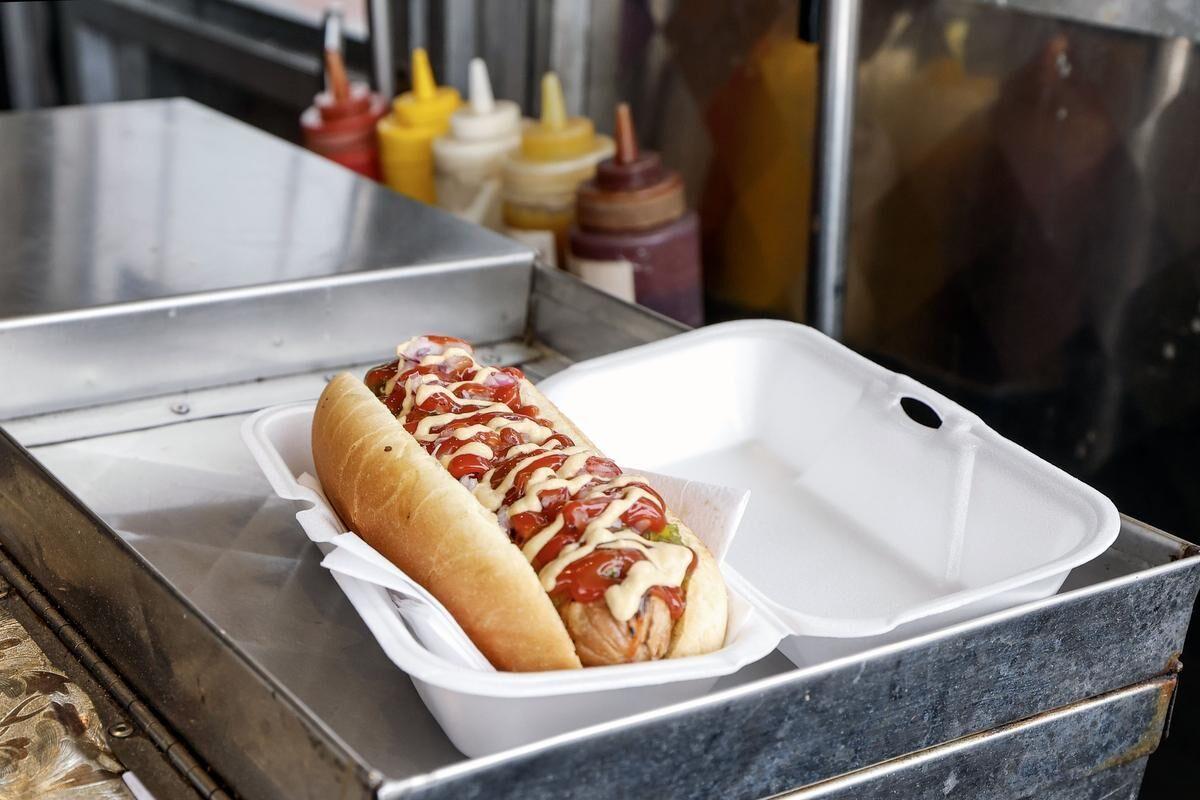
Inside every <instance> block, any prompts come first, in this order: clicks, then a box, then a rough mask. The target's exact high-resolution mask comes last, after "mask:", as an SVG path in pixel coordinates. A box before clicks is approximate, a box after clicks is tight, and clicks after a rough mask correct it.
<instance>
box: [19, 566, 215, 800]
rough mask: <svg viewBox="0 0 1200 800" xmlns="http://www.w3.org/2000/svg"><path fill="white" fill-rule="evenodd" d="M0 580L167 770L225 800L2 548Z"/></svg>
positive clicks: (196, 761) (204, 772) (197, 762)
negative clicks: (158, 753)
mask: <svg viewBox="0 0 1200 800" xmlns="http://www.w3.org/2000/svg"><path fill="white" fill-rule="evenodd" d="M0 577H3V579H4V580H5V581H7V582H8V584H9V585H10V586H12V588H13V589H15V590H16V591H17V594H18V595H20V596H21V599H22V600H23V601H24V602H25V604H26V605H28V606H29V607H30V608H31V609H32V610H33V612H34V613H35V614H37V615H38V617H39V618H40V619H41V620H42V621H43V622H45V623H46V624H47V626H48V627H50V629H51V630H52V632H53V633H54V635H55V637H56V638H57V639H58V640H59V642H61V643H62V644H63V645H64V646H65V647H66V648H67V650H68V651H69V652H71V653H72V654H73V655H74V656H75V657H76V659H77V660H78V661H79V663H80V664H81V665H82V666H83V668H84V669H85V670H87V672H88V674H89V675H90V676H91V677H92V678H93V679H94V680H95V681H96V683H98V684H99V685H100V687H101V688H102V689H103V690H104V691H105V692H107V693H108V694H109V696H110V698H111V699H112V700H113V701H114V702H115V703H116V704H117V705H118V706H119V707H120V708H121V709H122V710H123V711H125V712H126V713H127V714H128V716H129V717H130V718H131V719H132V720H133V722H134V724H135V725H137V726H138V728H139V729H140V730H141V731H142V732H143V733H144V734H145V735H146V738H148V739H149V740H150V741H151V742H152V743H153V744H154V746H155V747H156V748H157V749H158V750H160V751H161V752H162V753H163V754H164V755H165V756H166V758H167V760H168V761H169V762H170V763H171V766H173V767H174V768H175V770H176V771H177V772H178V773H179V774H180V776H182V777H183V778H184V780H186V781H187V783H188V784H190V785H191V787H192V788H193V789H195V790H196V791H197V792H198V793H199V794H200V796H202V797H204V798H206V799H207V800H228V798H229V795H228V794H227V793H226V792H225V791H224V790H223V789H222V788H221V787H220V785H219V784H218V783H217V782H216V781H215V780H214V779H213V777H212V776H211V775H210V774H209V773H208V771H207V770H206V769H205V767H204V765H203V763H202V762H201V761H200V760H199V759H197V758H196V756H195V755H193V754H192V752H191V750H189V749H188V747H187V745H186V744H184V742H183V741H181V740H180V739H178V738H177V737H176V736H175V735H174V734H173V733H171V731H170V729H169V728H167V726H166V725H164V724H163V723H162V721H160V720H159V719H158V717H157V716H156V715H155V714H154V712H153V711H151V710H150V707H149V706H147V705H146V704H145V703H143V702H142V701H141V700H139V699H137V694H136V693H135V692H134V691H133V689H131V688H130V687H129V685H128V684H126V683H125V681H124V679H122V678H121V676H120V674H119V673H118V672H116V670H114V669H113V668H112V667H110V666H108V664H107V663H106V662H105V661H104V659H103V658H102V657H101V656H100V654H99V653H97V652H96V650H95V649H93V648H92V646H91V645H90V644H88V642H87V640H86V639H85V638H84V637H83V635H82V634H80V633H79V631H77V630H76V629H75V627H74V626H73V625H72V624H71V623H70V621H69V620H67V618H66V617H64V616H63V615H62V613H60V612H59V611H58V609H56V608H55V607H54V606H53V605H52V604H51V603H50V601H49V600H48V599H47V598H46V596H45V595H44V594H42V592H41V590H40V589H38V588H37V585H36V584H34V583H33V582H32V581H31V580H29V578H27V577H26V576H25V573H24V572H22V571H21V569H20V567H18V566H17V564H16V562H14V561H13V560H12V559H11V558H10V557H9V555H8V553H7V552H6V551H5V549H4V548H3V546H0Z"/></svg>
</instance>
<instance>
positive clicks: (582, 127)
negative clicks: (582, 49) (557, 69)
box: [521, 72, 596, 161]
mask: <svg viewBox="0 0 1200 800" xmlns="http://www.w3.org/2000/svg"><path fill="white" fill-rule="evenodd" d="M595 149H596V128H595V126H594V125H592V121H591V120H590V119H588V118H587V117H568V116H567V104H566V101H565V100H564V99H563V91H562V84H560V83H559V81H558V75H556V74H554V73H553V72H547V73H546V74H545V75H543V76H542V116H541V119H540V120H538V121H537V122H535V123H534V124H532V125H530V126H529V127H527V128H526V129H525V132H524V134H522V136H521V155H522V156H524V157H525V158H527V159H529V160H530V161H559V160H565V159H573V158H579V157H581V156H586V155H588V154H589V153H591V152H592V151H593V150H595Z"/></svg>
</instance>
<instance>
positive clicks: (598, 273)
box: [568, 103, 704, 326]
mask: <svg viewBox="0 0 1200 800" xmlns="http://www.w3.org/2000/svg"><path fill="white" fill-rule="evenodd" d="M616 140H617V152H616V155H615V156H613V157H612V158H610V159H607V160H605V161H602V162H600V164H599V165H598V166H597V167H596V177H595V178H594V179H592V180H590V181H588V182H587V183H585V184H583V185H581V186H580V187H579V192H578V195H577V198H578V204H577V207H576V224H575V226H574V227H573V228H572V229H571V232H570V258H569V259H568V269H570V271H571V272H573V273H575V274H576V275H578V276H580V277H581V278H583V279H584V280H585V281H587V282H588V283H590V284H592V285H594V286H597V287H598V288H600V289H603V290H604V291H606V292H608V293H610V294H613V295H616V296H618V297H621V298H623V299H625V300H630V301H635V302H638V303H640V304H642V305H644V306H647V307H648V308H652V309H654V310H655V311H658V312H660V313H662V314H665V315H667V316H669V317H673V318H674V319H677V320H679V321H680V322H683V323H685V324H687V325H692V326H696V325H701V324H703V322H704V308H703V297H702V289H701V286H702V284H701V267H700V228H699V224H698V222H697V218H696V214H695V213H694V212H692V211H689V210H688V208H687V202H686V200H685V198H684V192H683V179H682V178H681V177H680V176H679V173H678V172H675V171H674V170H670V169H667V168H666V167H664V166H663V163H662V159H661V158H659V155H658V153H654V152H651V151H648V150H643V151H639V150H638V145H637V135H636V133H635V132H634V128H633V118H632V117H631V116H630V113H629V106H628V105H626V104H625V103H621V104H620V105H618V106H617V119H616Z"/></svg>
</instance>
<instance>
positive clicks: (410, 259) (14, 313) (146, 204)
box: [0, 99, 528, 320]
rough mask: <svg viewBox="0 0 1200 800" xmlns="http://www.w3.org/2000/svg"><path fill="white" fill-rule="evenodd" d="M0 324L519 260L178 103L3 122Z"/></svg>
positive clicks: (13, 116) (336, 170)
mask: <svg viewBox="0 0 1200 800" xmlns="http://www.w3.org/2000/svg"><path fill="white" fill-rule="evenodd" d="M0 198H3V201H2V202H3V205H4V213H3V214H0V241H3V242H4V247H3V248H0V286H3V287H4V289H5V291H4V292H3V293H0V320H5V319H11V318H14V317H21V316H24V315H27V314H34V313H39V314H41V313H48V312H53V311H75V310H78V309H86V308H92V307H95V306H102V305H108V304H112V303H128V302H139V301H146V300H152V299H161V298H168V297H174V296H178V295H183V294H193V293H197V292H215V291H221V290H226V289H230V288H234V287H245V286H254V285H260V284H265V283H279V282H284V281H297V280H303V279H312V278H323V277H325V276H329V275H339V274H346V273H354V272H359V273H361V272H366V271H370V270H378V269H380V268H384V267H397V266H406V267H408V266H416V265H422V264H446V263H449V262H453V261H462V260H469V259H478V258H485V257H486V258H489V259H502V258H522V259H524V260H526V261H528V251H527V250H526V249H525V248H524V247H522V246H520V245H518V244H517V243H516V242H513V241H511V240H509V239H505V238H502V237H499V236H495V235H493V234H490V233H488V232H487V231H485V230H483V229H481V228H474V227H468V226H463V225H457V224H454V221H453V220H452V219H451V218H449V217H447V216H446V215H444V214H440V213H437V212H435V211H433V210H431V209H430V208H428V207H427V206H424V205H422V204H420V203H415V202H413V201H411V200H409V199H408V198H406V197H403V196H401V195H398V194H396V193H394V192H391V191H388V190H386V189H383V188H382V187H380V186H378V185H376V184H373V183H370V182H369V181H365V180H362V179H360V178H359V177H358V176H356V175H354V174H353V173H352V172H350V171H349V170H346V169H344V168H342V167H340V166H338V165H336V164H333V163H332V162H329V161H326V160H324V159H320V158H315V157H313V156H312V155H311V154H308V153H306V152H305V151H303V150H301V149H299V148H297V147H292V146H289V145H287V144H286V143H284V142H281V141H280V140H279V139H276V138H275V137H273V136H269V135H267V134H265V133H262V132H261V131H258V130H256V129H254V128H251V127H249V126H248V125H243V124H242V123H240V122H237V121H236V120H233V119H231V118H229V117H226V116H223V115H221V114H218V113H217V112H215V111H211V110H209V109H207V108H205V107H204V106H201V105H199V104H197V103H194V102H192V101H190V100H185V99H172V100H148V101H142V102H133V103H109V104H100V105H92V106H78V107H72V108H62V109H54V110H47V111H35V112H24V113H6V114H0Z"/></svg>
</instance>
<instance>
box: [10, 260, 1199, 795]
mask: <svg viewBox="0 0 1200 800" xmlns="http://www.w3.org/2000/svg"><path fill="white" fill-rule="evenodd" d="M394 279H395V280H396V281H397V282H399V286H398V287H397V295H398V296H402V295H403V291H402V289H403V285H404V284H403V281H404V280H405V279H404V277H403V276H396V277H395V278H394ZM455 279H459V280H461V279H462V276H461V275H459V276H455ZM477 279H479V280H487V279H488V278H487V276H486V271H484V272H483V273H481V274H480V275H479V276H477ZM525 301H526V306H527V307H528V308H529V309H530V311H529V316H528V318H527V319H526V320H525V328H526V330H527V331H528V336H529V338H528V339H527V340H525V341H524V342H521V341H513V340H509V341H506V342H500V343H498V344H497V346H496V347H495V348H494V349H493V353H494V354H495V355H496V357H498V358H500V359H502V360H515V361H519V362H521V363H524V364H527V365H528V367H529V369H530V371H531V373H533V374H536V375H544V374H549V373H551V372H553V371H555V370H556V369H560V368H561V367H562V366H564V365H566V364H567V363H570V362H571V361H573V360H575V359H578V358H583V357H588V356H591V355H596V354H599V353H601V352H607V351H610V350H612V349H616V348H618V347H625V346H629V345H631V344H634V343H636V342H638V341H646V340H649V339H653V338H659V337H661V336H666V335H669V334H671V333H672V332H675V331H677V330H678V328H677V326H673V325H672V324H670V323H668V322H666V321H664V320H662V319H660V318H657V317H655V316H653V315H650V314H646V313H644V312H641V311H639V310H637V309H634V308H632V307H629V306H625V305H622V304H620V303H618V302H616V301H613V300H611V299H609V298H606V297H605V296H603V295H600V294H598V293H596V292H594V291H592V290H590V289H587V288H586V287H583V286H582V285H580V284H578V283H577V282H575V281H574V280H573V279H571V278H569V277H567V276H563V275H561V274H552V273H544V272H541V271H535V273H534V276H533V282H532V295H531V296H529V297H526V298H525ZM322 382H323V381H322V373H320V372H317V373H301V374H296V375H291V376H288V377H282V378H273V379H269V380H264V381H261V382H253V383H249V384H242V385H237V386H231V387H226V388H224V389H217V390H205V389H199V390H195V391H190V392H188V393H187V394H186V399H187V400H188V402H189V403H190V409H191V410H190V411H189V412H188V414H186V415H183V416H182V417H180V416H178V415H174V413H173V412H172V411H171V410H170V408H171V406H173V405H175V404H176V401H177V400H178V399H179V398H176V397H175V396H173V395H172V396H163V397H158V398H141V399H138V400H131V401H128V402H127V403H117V404H113V405H110V406H104V407H98V408H95V409H90V410H88V409H80V410H76V411H70V412H63V413H61V414H58V415H54V416H52V417H46V418H32V419H24V420H19V421H14V422H12V423H7V425H8V426H9V427H10V428H11V432H12V433H14V434H16V435H17V436H18V437H20V438H22V439H23V440H25V441H27V442H28V443H30V444H31V445H32V444H35V443H39V442H40V444H38V445H37V446H36V447H34V449H33V457H32V458H30V457H29V455H28V453H27V452H25V451H24V450H23V449H22V448H21V447H20V446H19V445H18V444H17V443H16V442H15V441H13V440H12V439H10V438H2V437H0V542H2V543H3V545H4V547H5V548H6V549H8V550H9V551H10V552H11V553H12V555H13V556H14V558H15V559H16V560H17V561H18V562H19V563H20V564H21V565H22V566H23V567H24V568H25V569H26V570H27V571H28V572H30V573H31V574H32V575H33V577H34V578H35V579H36V580H37V582H38V583H39V584H40V585H41V586H42V587H43V590H44V591H45V592H46V593H47V594H48V595H50V596H51V597H52V598H53V599H54V600H55V601H56V602H58V603H59V604H60V605H61V606H62V607H63V609H64V610H65V613H66V614H67V616H68V617H71V618H72V619H73V621H75V622H76V623H77V624H78V625H79V626H80V627H81V628H82V629H84V630H85V631H87V633H88V635H89V636H90V637H92V639H93V641H94V642H95V644H96V646H97V648H98V649H99V650H100V651H101V652H102V654H103V655H104V657H105V658H106V659H107V660H108V661H109V662H110V663H111V664H112V665H113V666H114V667H115V668H116V669H117V670H118V671H119V672H120V673H121V674H122V675H124V676H125V677H126V679H127V680H128V681H129V682H130V683H131V684H132V685H133V686H134V687H135V688H136V689H137V690H138V692H139V693H140V694H142V696H144V697H146V698H148V699H150V700H151V702H152V703H153V704H154V705H155V710H156V711H157V712H158V713H159V714H160V715H161V716H162V717H163V718H165V719H166V720H167V721H168V723H169V724H170V725H171V726H172V727H173V728H174V729H175V730H176V731H177V732H179V733H180V734H181V735H182V736H183V737H184V738H185V739H187V741H188V743H189V744H190V745H191V746H192V748H193V749H194V750H195V752H196V753H197V754H198V755H199V756H201V757H202V758H204V759H205V760H207V761H208V762H209V763H210V764H211V765H212V766H213V769H214V770H215V771H216V773H217V774H218V775H219V776H220V778H221V779H222V780H223V781H224V782H225V783H226V784H227V785H228V786H230V787H231V788H233V789H235V790H236V791H237V792H238V793H240V794H242V795H243V796H254V797H327V796H342V797H366V796H371V795H373V794H376V793H377V794H378V795H379V796H381V797H401V796H404V797H420V798H441V797H460V796H466V797H484V796H486V797H521V798H533V797H559V796H564V795H565V796H579V797H582V796H585V795H586V796H587V797H588V798H596V797H625V796H643V795H645V794H647V793H648V792H650V791H654V792H655V793H656V795H657V796H660V797H664V798H665V797H691V796H696V795H697V794H700V793H704V794H710V795H721V796H726V797H760V796H765V795H770V794H775V793H779V792H782V791H787V790H791V789H795V788H798V787H803V786H808V785H810V784H813V783H815V782H819V781H824V780H828V779H831V778H834V777H836V776H839V775H844V774H846V773H849V772H853V771H855V770H861V769H864V768H866V767H870V766H871V765H873V764H877V763H879V762H881V761H887V760H889V759H894V758H898V757H901V756H904V755H906V754H908V753H912V752H914V751H917V750H921V749H924V748H928V747H933V746H938V745H941V744H944V743H946V742H950V741H954V740H956V739H959V738H961V737H963V736H967V735H970V734H975V733H978V732H982V731H988V730H991V729H994V728H996V727H997V726H1001V725H1005V724H1008V723H1012V722H1014V721H1016V720H1021V719H1025V718H1028V717H1033V716H1036V715H1039V714H1043V713H1046V712H1049V711H1052V710H1054V709H1059V708H1063V707H1066V706H1071V705H1074V704H1077V703H1079V702H1080V701H1082V700H1085V699H1086V698H1089V697H1095V696H1097V695H1101V694H1105V693H1109V692H1113V691H1116V690H1120V689H1122V688H1123V687H1126V686H1130V685H1133V684H1138V683H1142V682H1145V681H1148V680H1152V679H1154V678H1156V677H1158V676H1161V675H1164V674H1170V673H1171V672H1172V670H1173V669H1174V666H1175V665H1174V662H1173V661H1172V654H1173V653H1175V652H1177V651H1178V650H1179V649H1180V647H1181V644H1182V639H1183V634H1184V630H1185V627H1186V621H1187V618H1188V614H1189V611H1190V608H1191V605H1192V603H1193V601H1194V598H1195V592H1196V587H1197V582H1198V580H1200V569H1198V565H1200V558H1195V557H1189V558H1183V559H1182V560H1180V557H1181V556H1183V555H1185V554H1186V551H1185V546H1184V545H1183V544H1182V543H1181V542H1179V541H1178V540H1175V539H1173V538H1172V537H1169V536H1166V535H1165V534H1162V533H1160V532H1157V531H1154V530H1153V529H1150V528H1148V527H1146V526H1144V525H1141V524H1140V523H1137V522H1135V521H1133V520H1126V521H1125V524H1124V528H1123V530H1122V534H1121V536H1120V538H1119V539H1118V541H1117V543H1116V544H1115V545H1114V547H1113V548H1112V549H1111V550H1110V551H1109V552H1108V553H1106V554H1105V555H1104V556H1103V557H1101V558H1100V559H1097V560H1096V561H1094V562H1092V563H1091V564H1089V565H1087V566H1085V567H1083V568H1081V569H1079V570H1077V571H1076V572H1075V573H1073V574H1072V576H1071V578H1070V579H1069V581H1068V583H1067V585H1066V586H1065V587H1064V591H1063V593H1061V594H1060V595H1058V596H1056V597H1053V598H1049V599H1048V600H1046V601H1042V602H1039V603H1036V604H1032V605H1030V606H1027V607H1024V608H1021V609H1017V610H1013V611H1011V612H1005V613H1001V614H997V615H992V616H990V617H987V618H984V619H980V620H975V621H972V622H969V623H964V624H962V625H958V626H955V627H954V628H950V629H947V630H944V631H941V632H938V633H936V634H932V635H929V636H926V637H922V638H920V639H916V640H910V641H908V642H902V643H898V644H896V645H891V646H889V647H886V648H881V649H879V650H876V651H871V652H869V653H864V654H861V655H859V656H855V657H852V658H849V659H847V660H844V661H841V662H836V663H833V664H827V665H820V666H817V667H813V668H809V669H806V670H796V669H794V668H792V667H791V666H790V664H789V662H787V661H786V660H784V659H782V658H781V657H779V656H775V657H772V658H770V659H767V660H766V661H764V662H763V663H762V664H759V665H756V666H755V667H754V668H752V669H748V670H746V671H744V672H743V673H739V674H738V675H735V676H733V677H731V678H729V679H727V680H725V681H722V682H721V683H720V684H719V685H718V687H717V688H716V690H715V691H714V692H713V693H712V694H711V695H710V696H708V697H705V698H701V699H700V700H698V701H694V702H692V703H688V704H683V705H679V706H673V707H667V708H663V709H659V710H657V711H653V712H650V713H648V714H646V715H643V716H641V717H638V718H636V719H627V720H619V721H616V722H614V723H611V724H608V725H604V726H599V727H596V728H592V729H588V730H584V731H580V732H578V733H576V734H572V735H570V736H568V737H565V738H563V739H560V740H558V741H556V742H554V743H553V744H541V745H535V746H532V747H530V748H527V749H524V750H522V751H518V752H511V753H507V754H502V755H500V756H497V757H493V758H489V759H475V760H468V759H465V758H464V757H463V756H462V755H461V754H459V753H457V752H456V751H455V750H454V749H453V748H452V747H451V746H450V744H449V743H448V742H447V741H446V739H445V737H444V736H443V735H442V734H441V732H440V730H439V729H438V727H437V725H436V723H435V722H434V721H433V720H432V718H431V717H430V716H429V714H428V712H427V711H426V710H425V708H424V706H423V704H422V703H421V702H420V699H419V698H418V697H417V695H416V693H415V692H414V690H413V688H412V686H411V684H410V683H409V682H408V681H407V680H405V679H404V678H403V676H402V673H400V672H399V671H397V670H396V669H395V668H394V667H393V666H392V665H391V664H390V662H388V661H387V660H386V658H385V657H384V656H383V654H382V653H381V652H380V651H379V649H378V648H377V646H376V645H375V644H374V642H373V641H372V640H371V638H370V636H369V634H368V633H367V631H366V630H365V628H364V626H363V625H362V623H361V622H360V621H359V620H358V619H357V617H356V616H355V615H354V612H353V610H352V609H351V608H350V607H349V606H348V604H347V603H346V601H345V600H344V598H343V597H342V596H341V595H340V593H339V592H338V590H337V589H336V587H335V586H334V585H333V584H332V582H331V581H330V580H329V579H328V576H327V575H325V574H324V573H323V571H322V570H321V569H320V568H319V566H318V564H317V558H316V553H315V551H314V550H313V549H312V548H311V547H310V546H309V545H308V543H307V542H306V541H305V539H304V537H303V534H302V533H301V532H300V530H299V529H298V527H297V525H296V523H295V520H294V518H293V514H294V511H295V509H294V508H292V507H291V506H290V505H288V504H286V503H283V502H280V501H278V500H276V499H272V497H271V495H270V491H269V489H268V488H267V486H266V484H265V482H264V481H263V479H262V477H261V476H260V475H259V474H258V473H257V470H256V469H255V468H254V465H253V463H252V462H251V460H250V458H249V456H248V454H247V453H246V452H245V450H244V448H243V447H242V445H241V442H240V441H239V440H238V437H237V428H238V424H239V423H240V420H241V419H243V418H244V416H245V414H246V413H247V412H248V411H250V410H252V409H254V408H257V407H258V406H259V405H265V404H268V403H275V402H281V401H284V400H288V399H302V398H305V397H312V396H314V394H315V392H316V391H319V388H320V386H321V385H322ZM181 397H183V396H182V395H181ZM139 423H140V424H139ZM134 428H140V429H137V430H135V429H134ZM64 431H65V432H66V434H64ZM71 432H78V433H81V438H74V439H73V438H72V436H71V435H70V433H71ZM39 461H40V462H41V463H42V464H44V465H45V466H46V467H48V468H49V470H50V472H52V473H53V475H51V474H49V473H47V472H45V471H44V470H43V469H42V467H41V465H39V463H38V462H39ZM60 481H61V484H60V483H59V482H60ZM1114 719H1116V720H1117V722H1118V723H1119V732H1121V733H1122V735H1124V734H1129V733H1132V732H1133V731H1134V730H1135V728H1134V726H1132V724H1127V722H1122V721H1121V719H1123V718H1114ZM1139 724H1141V723H1139ZM1143 727H1144V726H1143ZM1138 729H1139V730H1140V729H1141V728H1138ZM1088 741H1090V740H1088ZM1079 746H1080V747H1089V746H1090V745H1089V744H1085V743H1082V742H1081V743H1080V745H1079ZM980 752H981V753H982V752H985V751H980ZM631 753H637V754H638V755H637V758H636V759H631V758H630V754H631ZM981 763H983V762H981ZM568 777H569V778H570V780H569V781H568V780H567V778H568Z"/></svg>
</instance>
